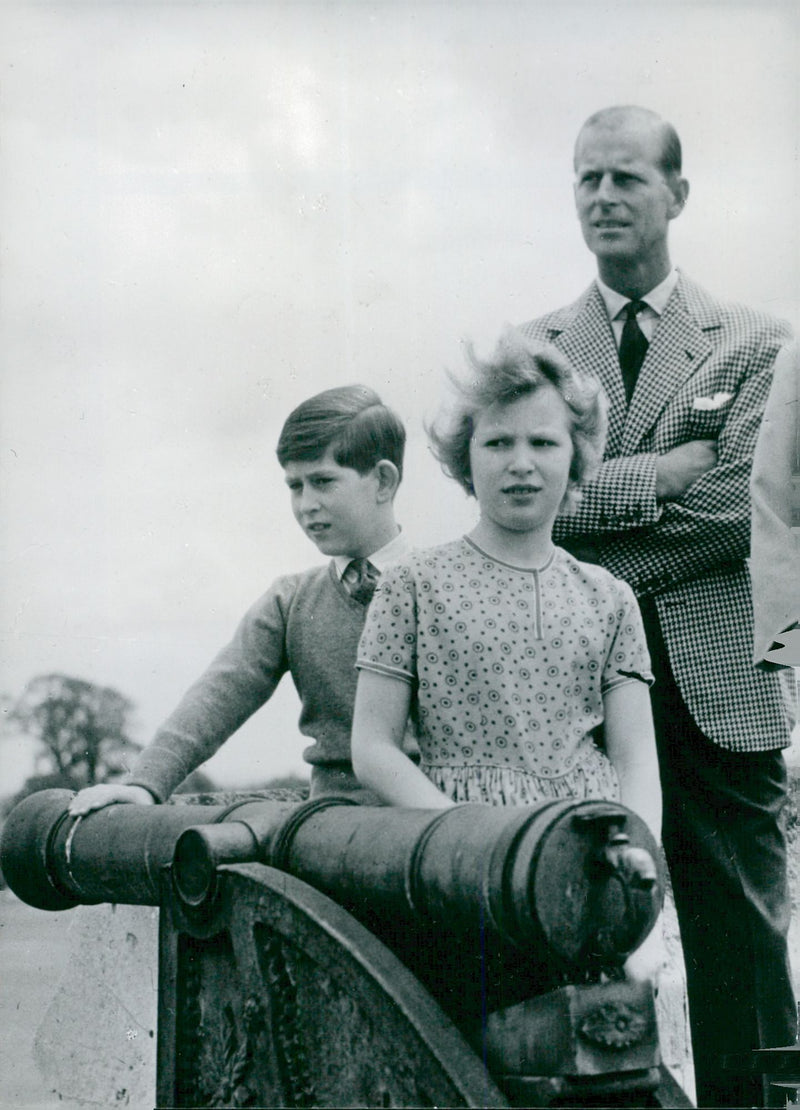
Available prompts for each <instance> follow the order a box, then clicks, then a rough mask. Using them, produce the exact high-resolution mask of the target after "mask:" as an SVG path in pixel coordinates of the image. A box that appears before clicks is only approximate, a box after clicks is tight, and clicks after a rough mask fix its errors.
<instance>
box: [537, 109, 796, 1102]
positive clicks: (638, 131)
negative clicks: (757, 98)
mask: <svg viewBox="0 0 800 1110" xmlns="http://www.w3.org/2000/svg"><path fill="white" fill-rule="evenodd" d="M575 172H576V182H575V200H576V206H577V211H578V216H579V219H580V223H581V228H582V231H583V236H584V239H585V241H586V244H587V246H588V247H589V249H590V250H591V251H592V253H593V254H594V255H595V257H596V258H597V264H598V273H599V277H598V280H597V282H596V283H594V284H593V285H592V286H591V287H590V289H589V290H588V291H587V292H586V293H584V295H583V296H582V297H581V298H580V299H579V300H578V301H576V302H575V303H574V304H573V305H570V306H569V307H567V308H563V309H560V310H559V311H557V312H554V313H551V314H549V315H547V316H544V317H542V318H541V319H539V320H535V321H532V322H531V323H529V324H527V325H524V326H523V328H522V331H523V332H525V333H526V334H527V335H529V336H531V337H534V338H538V339H545V340H549V341H551V342H554V343H555V344H556V346H558V347H559V348H560V349H561V350H562V351H564V352H565V354H566V355H567V356H568V357H569V358H570V359H571V360H572V362H573V364H574V365H575V366H576V368H578V369H579V370H583V371H584V372H586V373H589V374H592V375H595V376H596V377H598V378H599V379H600V381H601V382H602V384H603V386H604V388H605V391H606V393H607V395H608V400H609V438H608V446H607V449H606V455H605V460H604V462H603V465H602V467H601V470H600V473H599V475H598V476H597V478H596V479H594V480H593V481H592V482H590V483H589V484H588V485H587V486H586V487H585V490H584V497H583V500H582V502H581V504H580V505H579V506H578V507H577V510H576V511H575V512H573V513H572V514H571V515H569V516H566V515H565V516H562V517H560V518H559V520H558V521H557V522H556V532H555V535H556V537H557V539H558V540H559V542H561V543H563V544H564V546H566V547H568V548H572V549H573V550H574V551H575V553H576V554H580V555H582V556H583V557H584V558H586V557H589V558H593V559H595V560H596V561H597V562H599V563H600V564H602V565H603V566H605V567H606V568H607V569H608V570H610V571H611V572H612V573H613V574H615V575H617V576H618V577H620V578H624V579H626V580H627V581H628V582H629V583H630V584H631V586H632V587H633V589H634V591H635V592H636V594H637V596H638V598H639V601H640V604H641V607H642V611H643V615H644V618H645V625H646V629H647V635H648V643H649V646H650V651H651V655H652V659H653V671H654V673H655V675H656V684H655V687H654V689H653V708H654V715H655V721H656V730H657V738H658V744H659V761H660V767H661V776H662V787H663V792H664V846H665V850H666V853H667V858H668V861H669V865H670V870H671V873H672V879H673V885H674V889H675V899H676V903H677V907H678V913H679V918H680V925H681V933H682V938H683V944H684V952H685V958H686V964H687V983H688V989H689V1007H690V1011H691V1025H692V1042H693V1049H694V1057H695V1070H696V1076H697V1089H698V1104H699V1105H701V1106H726V1107H731V1106H740V1105H745V1106H752V1105H759V1104H761V1102H762V1098H763V1093H762V1089H761V1087H762V1084H761V1081H760V1080H759V1079H758V1078H757V1077H748V1076H747V1075H745V1074H738V1073H736V1072H731V1071H729V1070H727V1069H725V1068H724V1067H723V1062H722V1056H723V1055H724V1054H735V1053H746V1052H747V1051H748V1050H749V1049H752V1048H756V1047H766V1046H778V1045H785V1044H789V1043H792V1042H794V1040H795V1036H796V1016H797V1015H796V1004H795V1000H794V996H793V991H792V983H791V975H790V969H789V964H788V955H787V946H786V933H787V930H788V919H789V910H790V903H789V896H788V889H787V877H786V845H785V840H784V837H783V834H782V831H781V829H780V825H779V815H780V812H781V809H782V807H783V804H784V801H785V798H786V769H785V765H784V761H783V756H782V753H781V751H780V749H781V748H783V747H785V746H786V745H787V743H788V740H789V736H788V727H787V720H786V715H785V712H784V709H783V705H782V701H781V697H780V691H779V686H778V681H777V678H776V676H775V675H774V674H768V673H763V672H760V671H757V670H756V669H755V668H754V667H753V664H752V643H753V641H752V635H753V632H752V628H753V626H752V602H751V595H750V587H749V579H748V574H747V566H746V557H747V555H748V554H749V550H748V548H749V519H750V508H749V500H748V478H749V472H750V466H751V461H752V454H753V446H754V442H755V438H756V434H757V431H758V426H759V422H760V419H761V415H762V412H763V408H764V402H765V399H766V396H767V392H768V390H769V385H770V377H771V373H772V365H773V362H774V359H775V356H776V353H777V350H778V348H779V346H780V345H781V343H783V342H784V341H785V340H786V339H787V338H788V335H789V332H788V329H787V328H786V327H785V326H784V325H783V324H781V323H779V322H778V321H775V320H773V319H771V318H770V317H768V316H766V315H764V314H762V313H758V312H755V311H752V310H750V309H748V308H745V307H743V306H739V305H727V304H722V303H720V302H719V301H716V300H715V299H714V298H713V297H711V296H710V295H709V294H708V293H706V292H705V291H704V290H703V289H701V288H700V287H699V286H697V285H695V283H694V282H692V281H690V280H689V279H688V278H687V277H686V276H685V275H683V274H681V273H678V271H676V270H675V269H673V267H672V265H671V262H670V257H669V249H668V243H667V239H668V230H669V224H670V221H671V220H673V219H675V218H676V217H677V216H679V215H680V213H681V211H682V210H683V207H684V205H685V203H686V200H687V197H688V193H689V186H688V182H686V181H685V180H684V178H683V177H682V176H681V147H680V142H679V140H678V136H677V135H676V133H675V131H674V129H673V128H672V127H671V126H670V125H669V124H667V123H665V122H664V121H663V120H661V119H660V118H659V117H658V116H657V115H656V114H655V113H653V112H650V111H647V110H645V109H642V108H632V107H630V108H628V107H626V108H609V109H605V110H603V111H601V112H598V113H597V114H596V115H594V116H592V117H591V118H590V119H589V120H588V121H587V122H586V124H584V126H583V128H582V129H581V131H580V134H579V136H578V140H577V144H576V148H575Z"/></svg>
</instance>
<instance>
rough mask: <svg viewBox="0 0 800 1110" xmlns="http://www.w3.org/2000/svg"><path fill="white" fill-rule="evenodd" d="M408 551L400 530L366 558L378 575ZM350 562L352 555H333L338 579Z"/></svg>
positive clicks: (406, 542) (408, 548)
mask: <svg viewBox="0 0 800 1110" xmlns="http://www.w3.org/2000/svg"><path fill="white" fill-rule="evenodd" d="M410 550H411V548H410V547H409V545H408V541H407V540H406V537H405V536H404V534H403V532H402V530H401V531H399V532H398V533H397V535H396V536H394V537H393V538H392V539H391V540H389V542H388V543H385V544H384V545H383V547H379V548H378V550H377V551H373V552H372V554H371V555H368V556H367V558H368V559H369V561H370V562H371V563H372V565H373V566H374V567H375V570H377V572H378V573H379V574H383V572H384V571H385V570H386V568H387V567H388V566H390V565H391V564H392V563H396V562H397V560H398V559H402V558H403V557H404V556H406V555H408V553H409V551H410ZM352 561H353V556H352V555H334V557H333V562H334V565H335V566H336V573H337V575H338V576H339V578H341V577H342V575H343V574H344V572H345V570H346V568H347V567H348V566H349V565H350V563H352Z"/></svg>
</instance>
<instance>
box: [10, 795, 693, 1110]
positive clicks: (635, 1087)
mask: <svg viewBox="0 0 800 1110" xmlns="http://www.w3.org/2000/svg"><path fill="white" fill-rule="evenodd" d="M70 797H71V795H70V794H69V793H68V792H67V791H61V790H51V791H43V792H42V793H40V794H36V795H33V796H31V797H30V798H28V799H26V800H25V801H24V802H22V803H21V804H20V805H19V806H18V807H17V808H16V809H15V810H14V811H13V813H12V814H11V816H10V817H9V820H8V821H7V823H6V827H5V829H4V833H3V841H2V866H3V871H4V874H5V876H6V878H7V880H8V882H9V885H10V886H11V888H12V889H13V890H14V891H15V893H16V894H17V895H18V896H19V897H21V898H22V899H24V900H25V901H26V902H28V903H30V904H31V905H34V906H37V907H39V908H41V909H49V910H63V909H67V908H69V907H71V906H74V905H77V904H80V903H97V902H125V903H131V904H141V905H158V906H159V907H160V941H159V1014H158V1068H157V1071H158V1076H157V1104H158V1106H159V1107H189V1106H192V1107H197V1106H209V1107H212V1106H214V1107H219V1106H230V1107H234V1106H242V1107H244V1106H376V1107H388V1106H498V1107H499V1106H514V1105H518V1106H580V1107H588V1106H591V1105H603V1106H608V1105H632V1106H646V1105H653V1106H689V1105H691V1103H690V1102H689V1101H688V1099H687V1098H686V1096H685V1095H684V1094H683V1092H682V1091H681V1089H680V1088H679V1087H678V1086H677V1084H675V1083H674V1081H673V1080H672V1079H671V1077H670V1075H669V1073H668V1072H667V1071H666V1069H665V1068H663V1067H662V1066H661V1065H660V1059H659V1051H658V1033H657V1026H656V1018H655V1009H654V1004H653V996H652V991H651V989H650V987H649V986H648V985H647V984H636V983H632V982H630V981H626V980H625V979H624V978H623V976H622V974H621V967H622V963H623V961H624V959H625V958H626V956H627V955H628V954H629V953H630V952H632V951H634V950H635V949H636V948H637V947H638V946H639V944H641V943H642V941H643V940H644V938H645V937H646V935H647V934H648V932H649V931H650V929H651V928H652V926H653V924H654V922H655V920H656V917H657V916H658V912H659V909H660V906H661V901H662V897H663V875H662V874H661V871H660V865H659V863H658V862H657V861H658V854H657V851H656V845H655V844H654V842H653V840H652V837H651V836H650V834H649V832H648V830H647V828H646V826H645V825H644V823H643V822H642V821H641V820H640V819H639V818H638V817H636V815H634V814H633V813H631V812H630V811H629V810H626V809H625V808H624V807H622V806H620V805H617V804H610V803H601V802H586V801H584V802H577V801H562V802H551V803H547V804H544V805H542V806H540V807H536V808H530V809H528V808H522V809H504V808H500V807H498V808H493V807H488V806H473V805H464V806H457V807H454V808H452V809H447V810H441V811H425V810H403V809H395V808H379V807H374V808H370V807H362V806H357V805H354V804H353V803H352V802H349V801H348V800H347V799H344V798H335V797H328V798H321V799H317V800H314V801H312V802H307V803H303V804H298V803H297V802H290V801H284V800H264V799H263V798H244V799H242V800H239V801H237V802H236V803H235V804H233V805H228V806H203V807H195V806H159V807H152V808H151V807H138V806H115V807H111V808H108V809H105V810H101V811H99V812H97V813H93V814H91V815H90V816H89V817H87V818H83V819H75V818H72V817H70V816H69V815H68V813H67V805H68V802H69V799H70Z"/></svg>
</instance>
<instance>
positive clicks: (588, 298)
mask: <svg viewBox="0 0 800 1110" xmlns="http://www.w3.org/2000/svg"><path fill="white" fill-rule="evenodd" d="M554 338H555V336H554ZM558 346H559V347H560V348H561V350H562V351H563V352H564V354H565V355H566V356H567V358H568V359H569V360H570V362H571V363H572V365H573V366H575V367H579V368H580V369H581V370H583V371H585V372H589V373H590V374H592V375H594V377H596V378H597V379H598V380H599V382H600V384H601V385H602V387H603V389H604V391H605V394H606V397H607V398H608V442H607V445H606V456H607V457H608V456H615V455H618V454H619V452H620V446H621V442H622V435H623V431H624V426H625V411H626V405H625V391H624V388H623V385H622V374H621V372H620V368H619V357H618V355H617V345H616V343H615V342H614V333H613V332H612V330H611V324H610V323H609V320H608V313H607V312H606V306H605V303H604V301H603V298H602V297H601V295H600V291H599V289H598V288H597V286H596V285H594V284H592V285H591V286H590V288H589V289H588V290H587V292H586V293H585V294H584V296H583V297H582V298H581V299H580V300H579V301H576V302H575V304H574V306H573V310H572V312H571V313H570V314H569V315H567V316H566V318H565V321H564V326H563V330H561V331H560V333H559V334H558Z"/></svg>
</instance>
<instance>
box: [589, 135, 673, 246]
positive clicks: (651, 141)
mask: <svg viewBox="0 0 800 1110" xmlns="http://www.w3.org/2000/svg"><path fill="white" fill-rule="evenodd" d="M660 154H661V146H660V135H659V132H658V130H657V129H656V128H654V127H652V126H649V125H648V124H647V123H644V122H642V121H635V120H632V121H630V122H628V123H626V124H622V125H620V126H614V127H609V126H604V125H603V124H596V125H593V126H589V127H587V128H585V129H584V131H583V132H582V133H581V134H580V135H579V137H578V144H577V147H576V150H575V172H576V181H575V204H576V207H577V210H578V217H579V219H580V222H581V230H582V231H583V237H584V239H585V241H586V245H587V247H588V248H589V250H590V251H591V252H592V254H594V255H596V256H597V259H598V261H599V262H601V263H602V262H603V261H604V260H607V261H609V262H621V263H625V262H628V263H630V264H631V265H633V264H647V263H650V262H659V261H661V256H663V257H666V255H667V228H668V226H669V221H670V220H672V219H674V218H675V217H676V216H677V215H678V214H679V213H680V211H681V209H682V207H683V201H684V200H685V196H686V188H687V187H686V183H685V182H684V181H683V180H682V179H678V180H677V181H676V182H674V183H673V184H672V185H671V184H670V183H669V182H668V181H667V178H666V177H665V176H664V174H663V172H662V171H661V169H660V167H659V164H658V163H659V157H660Z"/></svg>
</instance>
